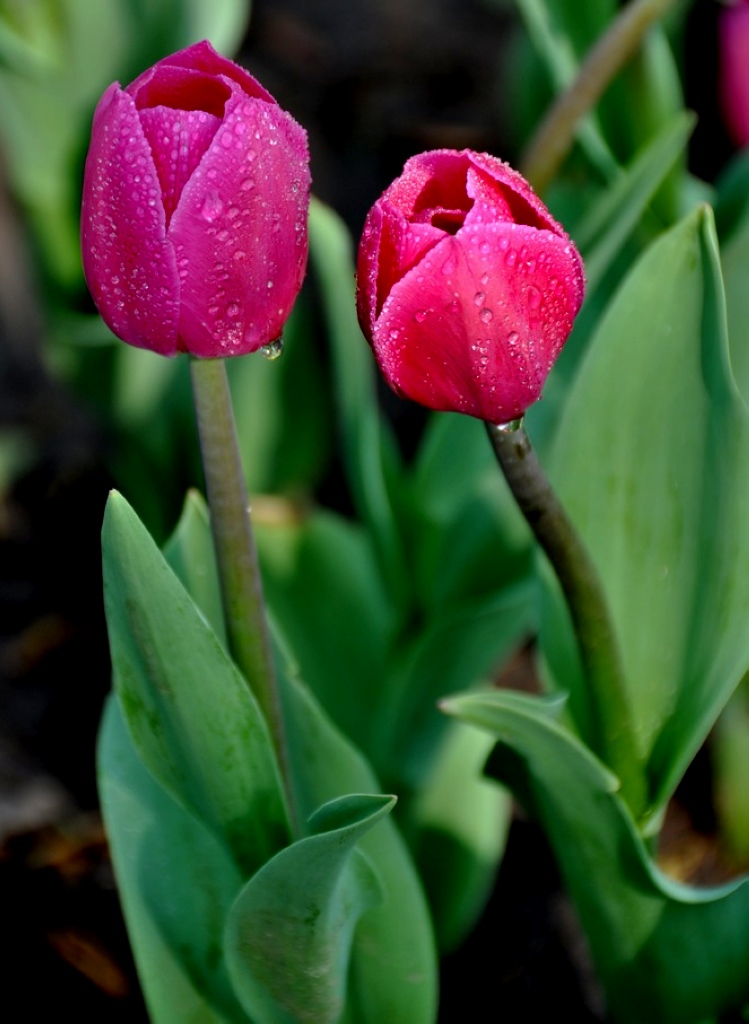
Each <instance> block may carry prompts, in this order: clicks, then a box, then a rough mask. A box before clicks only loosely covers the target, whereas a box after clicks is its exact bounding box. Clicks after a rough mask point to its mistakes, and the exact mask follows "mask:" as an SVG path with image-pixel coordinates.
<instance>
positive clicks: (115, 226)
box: [81, 83, 179, 355]
mask: <svg viewBox="0 0 749 1024" xmlns="http://www.w3.org/2000/svg"><path fill="white" fill-rule="evenodd" d="M81 241H82V250H83V266H84V270H85V274H86V281H87V283H88V286H89V289H90V291H91V294H92V296H93V299H94V301H95V303H96V305H97V306H98V308H99V311H100V313H101V315H102V317H103V318H104V320H105V322H106V323H107V325H108V326H109V327H110V329H111V330H112V331H113V332H114V333H115V334H116V335H117V336H118V337H120V338H122V339H123V340H124V341H127V342H129V343H130V344H131V345H137V346H139V347H140V348H150V349H152V350H153V351H154V352H160V353H161V354H162V355H174V354H175V352H176V351H177V330H178V325H179V278H178V275H177V265H176V260H175V257H174V250H173V248H172V245H171V243H170V242H169V240H168V239H167V236H166V217H165V213H164V207H163V205H162V201H161V186H160V183H159V178H158V174H157V171H156V167H155V165H154V161H153V156H152V154H151V148H150V146H149V144H148V141H147V139H146V137H145V134H144V132H143V129H142V127H141V123H140V119H139V117H138V112H137V111H136V109H135V104H134V102H133V100H132V98H131V97H130V96H129V95H128V94H127V93H125V92H123V91H122V90H121V89H120V87H119V86H118V85H117V84H116V83H115V84H114V85H112V86H110V87H109V89H108V90H107V91H106V92H105V94H104V96H103V97H102V99H101V101H100V102H99V105H98V107H97V109H96V113H95V115H94V124H93V129H92V134H91V147H90V149H89V153H88V157H87V160H86V172H85V179H84V186H83V217H82V224H81Z"/></svg>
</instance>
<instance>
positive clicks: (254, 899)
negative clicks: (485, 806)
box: [225, 795, 395, 1024]
mask: <svg viewBox="0 0 749 1024" xmlns="http://www.w3.org/2000/svg"><path fill="white" fill-rule="evenodd" d="M394 804H395V798H394V797H386V796H364V795H360V796H354V795H351V796H345V797H341V798H339V799H338V800H335V801H333V802H331V803H328V804H325V805H324V806H323V807H321V808H320V810H319V811H318V812H317V814H316V815H315V816H314V817H313V819H312V821H311V823H310V826H311V834H310V835H308V836H306V837H305V838H303V839H300V840H299V841H298V842H296V843H293V844H292V845H291V846H289V847H287V848H286V849H285V850H281V852H280V853H277V854H276V856H275V857H273V858H272V859H271V860H270V861H268V863H267V864H266V865H264V867H262V868H261V869H260V870H259V871H258V872H257V874H255V875H254V876H253V877H252V878H251V879H250V881H249V882H248V883H247V885H246V886H245V887H244V889H243V890H242V892H241V893H240V895H239V896H238V898H237V900H236V902H235V903H234V906H233V907H232V911H231V914H230V915H229V920H228V922H227V929H226V943H225V949H226V957H227V962H228V965H229V971H230V973H231V977H232V980H233V982H234V988H235V990H236V992H237V994H238V996H239V998H240V999H241V1001H242V1005H243V1006H244V1008H245V1009H246V1011H247V1013H248V1014H249V1016H250V1017H251V1018H252V1019H253V1020H255V1021H257V1024H296V1022H302V1021H310V1022H314V1024H336V1022H337V1021H338V1020H340V1017H341V1014H342V1012H343V1009H344V1006H345V1003H346V981H347V974H348V968H349V959H350V954H351V940H352V935H353V932H354V929H355V927H356V923H357V921H358V919H359V918H360V916H361V915H362V914H363V913H364V912H365V911H366V910H368V909H369V908H370V907H372V906H374V905H375V904H376V903H379V902H380V901H381V899H382V893H381V889H380V886H379V883H378V880H377V876H376V874H375V872H374V871H373V870H372V868H371V866H370V864H369V861H368V860H367V858H366V857H365V856H364V855H363V854H361V853H360V852H359V851H358V850H357V848H356V847H357V844H358V843H359V840H360V839H361V838H362V836H363V835H364V834H365V833H366V832H367V831H369V829H370V828H372V826H374V825H376V824H377V823H378V822H379V821H380V820H381V819H382V817H383V816H384V815H385V814H387V813H388V812H389V811H390V810H391V809H392V807H393V806H394Z"/></svg>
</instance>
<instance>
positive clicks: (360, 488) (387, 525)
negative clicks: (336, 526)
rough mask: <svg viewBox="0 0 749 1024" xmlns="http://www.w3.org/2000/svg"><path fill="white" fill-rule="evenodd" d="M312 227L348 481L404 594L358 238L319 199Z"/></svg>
mask: <svg viewBox="0 0 749 1024" xmlns="http://www.w3.org/2000/svg"><path fill="white" fill-rule="evenodd" d="M309 233H310V255H311V259H312V267H313V270H314V272H315V274H316V276H317V278H318V281H319V284H320V290H321V297H322V304H323V310H324V315H325V319H326V324H327V328H328V334H329V337H330V342H331V346H332V349H331V351H332V359H333V371H334V377H335V385H336V400H337V402H338V407H339V418H340V434H341V439H342V443H343V446H344V449H343V459H344V465H345V468H346V473H347V477H348V482H349V486H350V487H351V491H352V495H353V499H354V502H355V504H356V507H357V510H358V511H359V514H360V515H361V517H362V519H363V520H364V521H365V523H366V524H367V525H368V526H369V528H370V529H371V531H372V534H373V537H374V541H375V544H376V546H377V552H378V557H379V558H380V560H381V562H382V566H383V572H384V573H385V575H386V577H387V579H388V580H389V581H390V582H391V585H392V588H393V595H394V596H396V597H399V596H401V595H402V594H403V593H404V591H405V587H406V581H405V576H404V565H405V564H406V563H405V559H404V557H403V552H402V550H401V548H402V542H401V539H400V536H399V533H398V529H397V526H396V522H395V519H394V517H393V501H392V499H391V494H390V487H391V482H392V481H393V480H394V479H396V478H397V477H398V476H399V466H398V462H397V456H396V451H395V447H394V441H393V438H392V437H391V436H390V435H389V434H388V433H387V432H386V431H385V429H384V426H383V422H382V419H381V417H380V414H379V410H378V405H377V391H376V384H375V370H374V360H373V358H372V355H371V352H370V351H369V349H368V346H367V344H366V342H365V340H364V338H363V337H362V333H361V330H360V329H359V324H358V322H357V318H356V306H355V303H354V263H353V258H352V251H351V238H350V235H349V234H348V231H347V229H346V227H345V225H344V224H343V222H342V221H341V220H340V218H339V217H338V216H337V215H336V214H335V213H334V212H333V211H332V210H331V209H329V208H328V207H327V206H324V205H323V204H322V203H321V202H319V201H317V200H314V199H313V201H312V203H311V204H310V215H309ZM401 487H402V484H401Z"/></svg>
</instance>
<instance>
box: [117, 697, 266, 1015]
mask: <svg viewBox="0 0 749 1024" xmlns="http://www.w3.org/2000/svg"><path fill="white" fill-rule="evenodd" d="M98 773H99V792H100V795H101V801H102V811H103V814H104V821H105V824H106V829H107V837H108V839H109V846H110V849H111V851H112V859H113V862H114V868H115V873H116V876H117V885H118V889H119V893H120V899H121V901H122V907H123V911H124V914H125V919H126V921H127V927H128V932H129V935H130V940H131V944H132V948H133V954H134V956H135V961H136V964H137V967H138V975H139V977H140V981H141V985H142V987H143V992H144V995H145V999H146V1003H147V1005H148V1010H149V1014H150V1017H151V1020H152V1022H153V1024H241V1022H247V1017H246V1015H245V1014H244V1012H243V1010H242V1008H241V1007H240V1005H239V1003H238V1002H237V1000H236V996H235V995H234V992H233V989H232V987H231V983H230V982H229V978H228V975H227V973H226V965H225V962H224V958H223V955H222V952H221V951H222V945H223V935H224V928H225V923H226V915H227V914H228V912H229V909H230V907H231V905H232V903H233V902H234V900H235V899H236V897H237V894H238V893H239V892H240V891H241V888H242V885H243V881H244V880H243V878H242V876H241V874H240V873H239V871H238V870H237V868H236V866H235V864H234V863H233V861H232V859H231V857H230V856H229V854H228V853H227V851H226V850H225V849H224V847H223V846H222V845H221V844H220V843H219V842H217V840H216V839H215V837H214V836H212V835H211V833H210V832H208V831H207V830H206V829H205V828H204V826H203V825H201V823H200V822H199V821H198V820H197V818H195V817H193V815H192V814H190V813H189V812H188V811H186V810H184V808H182V807H181V806H180V805H179V804H178V803H176V801H174V800H173V799H172V798H171V797H170V796H169V794H168V793H167V792H166V790H164V789H162V787H161V786H160V785H159V784H158V782H156V780H155V779H154V778H153V777H152V776H151V775H150V773H149V772H147V771H146V770H145V768H144V767H143V765H142V764H141V762H140V760H139V759H138V756H137V754H136V753H135V750H134V748H133V745H132V742H131V740H130V737H129V736H128V734H127V731H126V729H125V725H124V722H123V719H122V714H121V712H120V709H119V707H118V704H117V700H116V698H114V697H110V699H109V702H108V704H107V707H106V710H105V712H104V718H103V721H102V727H101V733H100V736H99V749H98Z"/></svg>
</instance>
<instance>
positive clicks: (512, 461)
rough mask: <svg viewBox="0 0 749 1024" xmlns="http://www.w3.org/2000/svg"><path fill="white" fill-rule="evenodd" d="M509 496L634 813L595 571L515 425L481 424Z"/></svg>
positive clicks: (636, 800) (639, 800) (634, 776)
mask: <svg viewBox="0 0 749 1024" xmlns="http://www.w3.org/2000/svg"><path fill="white" fill-rule="evenodd" d="M486 429H487V433H488V434H489V440H490V441H491V444H492V447H493V449H494V452H495V454H496V456H497V461H498V462H499V465H500V467H501V468H502V472H503V473H504V475H505V478H506V480H507V483H508V484H509V486H510V490H511V491H512V493H513V496H514V498H515V500H516V502H517V504H518V506H519V508H520V510H521V512H522V513H523V515H524V516H525V518H526V520H527V521H528V524H529V526H530V527H531V529H532V530H533V533H534V534H535V537H536V540H537V541H538V543H539V544H540V545H541V547H542V549H543V550H544V552H545V553H546V555H547V557H548V559H549V561H550V562H551V565H552V568H553V569H554V572H555V573H556V575H557V578H558V580H559V583H560V584H561V587H562V591H563V593H564V596H565V599H566V601H567V606H568V608H569V612H570V616H571V618H572V624H573V627H574V630H575V634H576V636H577V642H578V645H579V649H580V657H581V660H582V664H583V670H584V672H585V677H586V680H587V684H588V696H589V701H590V708H591V712H592V718H593V730H594V735H595V739H594V743H595V746H594V749H595V750H596V753H597V754H598V755H599V756H600V757H601V758H602V760H604V761H605V762H606V763H607V764H608V765H609V766H610V767H611V769H612V771H614V772H615V774H616V775H618V777H619V780H620V782H621V786H622V795H623V796H624V798H625V799H626V800H627V802H628V803H629V805H630V807H631V808H632V811H633V812H634V813H635V814H636V815H639V814H640V813H641V812H642V811H644V809H645V806H646V793H645V784H644V779H643V776H642V773H641V771H640V769H639V759H638V757H637V752H636V749H635V744H634V732H633V727H632V717H631V713H630V707H629V700H628V696H627V691H626V687H625V682H624V672H623V669H622V664H621V658H620V655H619V649H618V645H617V641H616V635H615V632H614V628H613V624H612V622H611V617H610V614H609V609H608V602H607V600H606V595H605V593H604V590H603V587H602V585H601V581H600V579H599V577H598V573H597V571H596V568H595V566H594V564H593V562H592V560H591V558H590V555H589V554H588V551H587V549H586V548H585V546H584V545H583V543H582V541H581V539H580V537H579V535H578V533H577V531H576V530H575V527H574V526H573V525H572V522H571V521H570V519H569V517H568V516H567V513H566V512H565V510H564V508H563V507H562V504H561V502H560V501H559V499H558V498H557V496H556V494H555V492H554V491H553V489H552V487H551V484H550V483H549V480H548V478H547V476H546V474H545V473H544V471H543V469H542V468H541V464H540V463H539V461H538V457H537V456H536V453H535V452H534V450H533V448H532V446H531V443H530V440H529V438H528V435H527V433H526V432H525V428H524V427H523V422H522V420H514V421H512V422H511V423H505V424H491V423H487V424H486Z"/></svg>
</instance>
